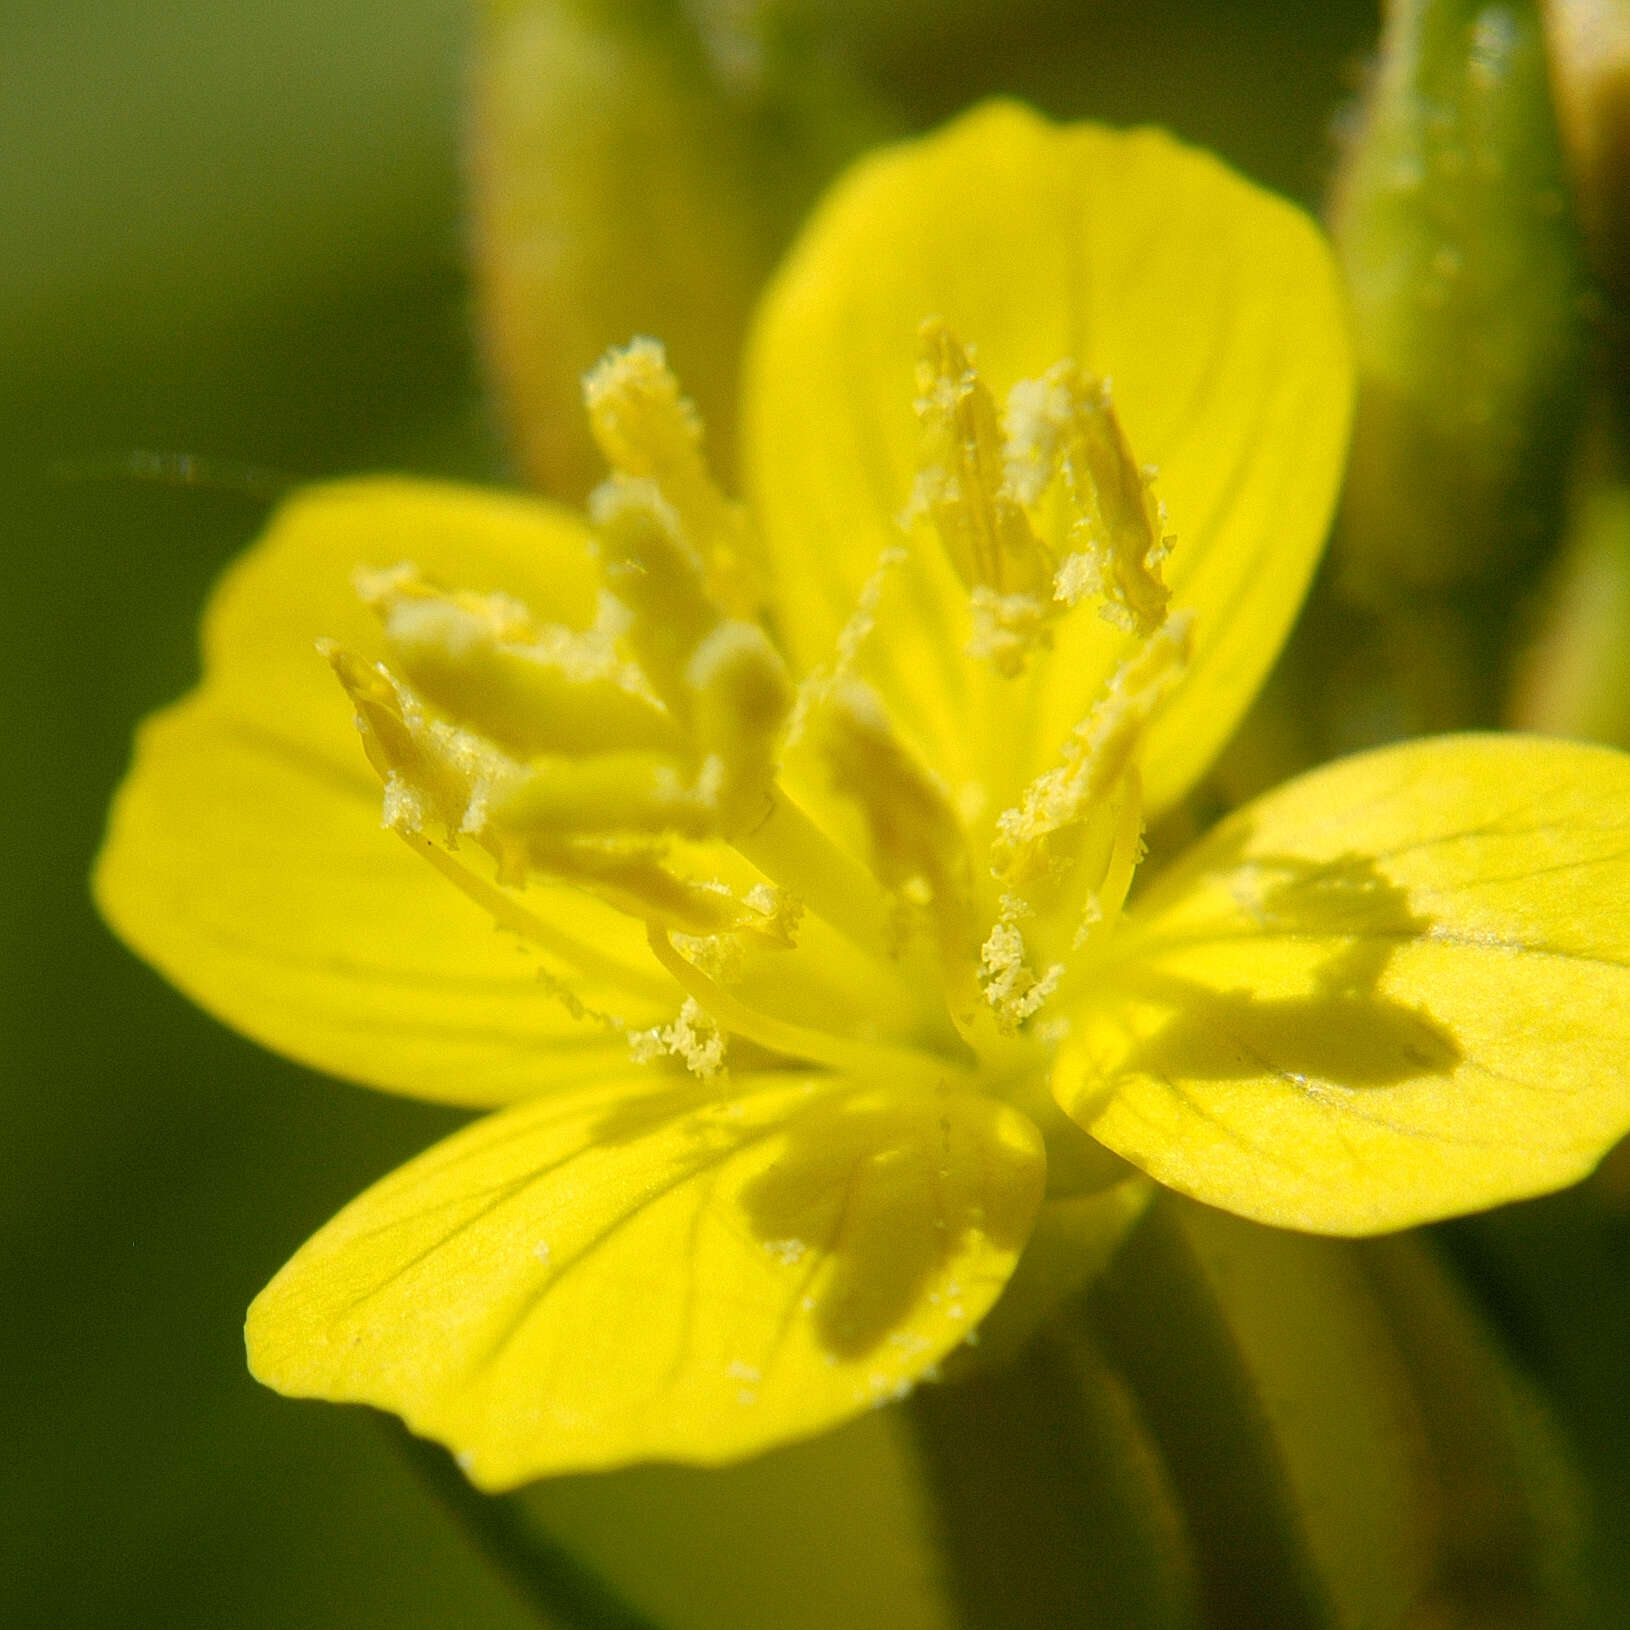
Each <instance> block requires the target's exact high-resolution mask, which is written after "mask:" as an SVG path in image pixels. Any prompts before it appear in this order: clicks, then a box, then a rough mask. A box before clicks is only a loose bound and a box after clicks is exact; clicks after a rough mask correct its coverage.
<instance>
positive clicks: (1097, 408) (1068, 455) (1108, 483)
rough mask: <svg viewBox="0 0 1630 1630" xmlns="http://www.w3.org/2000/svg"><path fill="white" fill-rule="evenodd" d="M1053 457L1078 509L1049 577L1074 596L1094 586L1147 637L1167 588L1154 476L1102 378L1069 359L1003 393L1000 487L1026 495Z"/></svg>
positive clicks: (1044, 477) (1037, 490)
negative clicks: (1064, 552) (1064, 551)
mask: <svg viewBox="0 0 1630 1630" xmlns="http://www.w3.org/2000/svg"><path fill="white" fill-rule="evenodd" d="M1061 467H1062V469H1063V471H1064V476H1065V480H1066V482H1067V483H1068V486H1069V492H1070V499H1071V503H1072V505H1073V507H1074V509H1075V512H1076V513H1075V519H1074V521H1073V523H1072V525H1071V527H1070V533H1069V547H1070V549H1071V551H1072V554H1071V555H1070V556H1068V557H1067V558H1066V559H1065V561H1064V562H1063V564H1062V565H1061V566H1060V567H1059V570H1058V574H1057V576H1056V577H1055V579H1054V585H1053V593H1054V595H1055V597H1056V598H1057V599H1059V600H1061V601H1063V602H1064V603H1065V604H1068V605H1073V604H1074V603H1075V602H1076V601H1077V600H1079V599H1080V598H1081V597H1082V596H1083V595H1084V594H1089V593H1092V594H1101V595H1102V596H1103V598H1104V607H1103V609H1104V615H1105V616H1106V617H1108V618H1109V620H1110V621H1111V622H1114V623H1116V624H1118V625H1119V626H1121V627H1123V628H1126V629H1129V630H1131V631H1133V632H1135V633H1137V634H1141V635H1143V636H1144V637H1145V638H1147V637H1148V636H1149V635H1150V634H1152V633H1153V632H1154V631H1155V629H1157V628H1158V627H1159V626H1160V624H1161V623H1162V622H1163V621H1164V620H1165V616H1166V605H1167V602H1168V600H1169V599H1170V597H1171V594H1170V590H1169V589H1167V587H1166V584H1165V582H1164V581H1163V580H1162V578H1161V575H1160V563H1161V561H1162V560H1164V559H1165V557H1166V554H1167V552H1168V551H1169V549H1170V547H1171V539H1170V538H1168V537H1167V536H1166V535H1165V533H1164V525H1165V517H1164V515H1163V513H1162V511H1161V508H1160V505H1159V503H1158V501H1157V500H1156V499H1155V496H1154V491H1153V477H1152V475H1151V474H1149V473H1148V472H1146V471H1145V470H1143V469H1142V468H1140V466H1139V465H1138V463H1137V460H1136V459H1135V458H1134V457H1133V456H1132V449H1131V446H1130V444H1129V443H1128V441H1127V439H1126V432H1125V430H1124V429H1122V427H1121V422H1120V419H1119V417H1118V416H1117V415H1116V412H1115V405H1114V402H1113V399H1112V397H1111V393H1110V387H1109V381H1108V380H1107V379H1099V378H1098V377H1096V376H1095V375H1093V374H1089V373H1087V372H1085V371H1084V370H1083V369H1081V368H1079V367H1077V365H1076V364H1075V363H1073V362H1059V363H1055V364H1054V365H1053V366H1052V367H1051V368H1049V369H1048V370H1047V372H1046V373H1045V374H1044V375H1043V376H1042V377H1041V378H1040V379H1026V380H1021V381H1020V382H1019V383H1018V384H1017V385H1015V386H1014V387H1013V389H1012V391H1010V392H1009V394H1008V401H1007V451H1006V456H1005V462H1004V468H1005V478H1006V483H1007V490H1008V491H1009V492H1010V493H1012V494H1013V495H1014V497H1015V498H1016V499H1018V500H1020V501H1022V502H1024V503H1029V504H1034V503H1036V502H1038V501H1039V500H1040V498H1041V496H1042V494H1043V493H1044V492H1045V491H1046V489H1047V487H1048V485H1049V484H1050V483H1051V481H1052V479H1053V476H1054V474H1055V473H1056V471H1057V470H1058V469H1059V468H1061Z"/></svg>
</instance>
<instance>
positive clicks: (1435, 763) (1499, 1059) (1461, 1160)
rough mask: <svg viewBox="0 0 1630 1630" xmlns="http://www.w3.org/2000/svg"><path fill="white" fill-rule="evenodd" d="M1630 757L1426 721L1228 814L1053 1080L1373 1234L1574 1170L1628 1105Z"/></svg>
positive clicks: (1094, 1117)
mask: <svg viewBox="0 0 1630 1630" xmlns="http://www.w3.org/2000/svg"><path fill="white" fill-rule="evenodd" d="M1627 898H1630V758H1627V757H1626V756H1624V755H1623V754H1619V753H1614V752H1611V751H1609V750H1607V749H1604V748H1596V747H1585V746H1579V745H1574V744H1566V743H1560V742H1554V741H1546V740H1541V739H1539V738H1533V737H1512V736H1486V737H1478V736H1466V737H1450V738H1445V739H1443V740H1438V741H1423V742H1414V743H1409V744H1407V745H1404V746H1400V747H1394V748H1389V749H1386V750H1383V751H1380V752H1375V753H1369V754H1364V755H1362V756H1360V757H1357V758H1353V759H1348V760H1346V761H1344V762H1341V763H1338V764H1334V765H1331V766H1329V767H1327V768H1325V769H1322V770H1319V771H1315V772H1314V773H1313V774H1311V775H1308V776H1304V777H1302V778H1300V779H1298V780H1296V781H1293V782H1290V783H1289V784H1287V785H1286V786H1284V787H1282V788H1280V789H1279V790H1278V791H1276V792H1274V793H1273V794H1271V795H1269V796H1268V797H1266V798H1263V799H1261V800H1259V801H1258V802H1256V803H1254V804H1252V805H1249V806H1247V807H1246V808H1245V809H1243V810H1241V811H1240V812H1239V813H1238V814H1236V815H1235V816H1233V817H1232V818H1230V819H1229V820H1228V821H1226V822H1224V823H1223V824H1222V825H1221V826H1220V827H1219V828H1218V829H1217V830H1216V831H1215V832H1214V833H1212V834H1211V835H1210V837H1208V838H1207V839H1206V840H1205V841H1204V842H1202V843H1201V844H1199V845H1198V846H1197V847H1196V849H1195V850H1194V851H1193V852H1192V854H1191V855H1190V856H1189V857H1188V858H1187V859H1186V860H1184V861H1183V862H1180V863H1179V866H1178V868H1177V870H1176V871H1175V872H1174V873H1172V874H1170V875H1169V876H1167V877H1165V878H1163V879H1162V880H1161V881H1160V883H1158V884H1157V885H1156V887H1155V889H1154V890H1153V891H1152V892H1151V894H1150V895H1149V896H1147V897H1146V898H1145V899H1144V900H1143V901H1142V902H1141V903H1140V904H1139V905H1138V906H1137V907H1136V908H1135V910H1134V911H1133V913H1132V914H1131V916H1130V918H1129V919H1128V921H1127V922H1126V924H1125V925H1124V928H1123V933H1122V935H1121V937H1120V939H1119V943H1118V946H1117V949H1116V951H1115V956H1116V959H1117V960H1116V963H1115V965H1114V966H1113V967H1111V968H1108V969H1106V970H1103V971H1102V972H1101V974H1100V975H1099V976H1098V977H1099V978H1101V980H1102V982H1103V983H1102V986H1101V989H1100V991H1099V992H1098V993H1097V994H1096V995H1095V997H1094V999H1093V1000H1092V1001H1091V1002H1090V1003H1089V1004H1083V1005H1082V1006H1081V1007H1080V1008H1079V1009H1078V1011H1077V1012H1076V1013H1075V1014H1074V1015H1073V1016H1072V1031H1071V1035H1070V1038H1069V1040H1068V1042H1067V1043H1066V1045H1065V1047H1064V1049H1063V1051H1062V1053H1061V1057H1060V1062H1059V1067H1058V1072H1057V1075H1056V1078H1055V1083H1054V1087H1055V1092H1056V1093H1057V1095H1058V1098H1059V1101H1060V1103H1061V1104H1062V1105H1063V1106H1064V1108H1065V1109H1066V1110H1067V1111H1068V1112H1069V1113H1070V1114H1071V1115H1072V1116H1074V1118H1075V1119H1076V1120H1077V1121H1079V1122H1080V1124H1081V1125H1083V1126H1085V1127H1086V1128H1087V1129H1088V1130H1089V1131H1091V1132H1092V1133H1093V1134H1094V1136H1096V1137H1098V1138H1099V1139H1101V1140H1102V1141H1103V1142H1104V1143H1106V1144H1108V1145H1109V1147H1110V1148H1112V1149H1114V1150H1115V1151H1116V1152H1117V1153H1119V1154H1121V1155H1123V1156H1124V1157H1125V1158H1126V1159H1128V1160H1130V1161H1132V1162H1133V1163H1134V1164H1136V1165H1138V1166H1141V1167H1142V1168H1143V1169H1144V1170H1145V1171H1147V1172H1149V1173H1150V1174H1151V1175H1152V1176H1153V1177H1155V1178H1157V1179H1158V1180H1159V1181H1161V1182H1163V1183H1166V1184H1168V1185H1170V1186H1171V1187H1172V1188H1175V1189H1178V1190H1181V1191H1182V1192H1183V1193H1186V1194H1191V1195H1193V1196H1195V1197H1196V1198H1197V1199H1200V1200H1204V1201H1207V1202H1209V1203H1210V1204H1213V1205H1217V1206H1222V1207H1225V1208H1226V1209H1228V1210H1230V1211H1234V1212H1237V1213H1239V1214H1240V1215H1242V1216H1246V1217H1252V1218H1256V1219H1257V1220H1259V1221H1262V1222H1267V1223H1273V1224H1277V1225H1279V1226H1283V1227H1291V1228H1305V1229H1311V1230H1315V1231H1319V1232H1325V1233H1336V1234H1367V1233H1374V1232H1379V1231H1382V1230H1386V1229H1394V1228H1403V1227H1407V1226H1409V1225H1411V1224H1413V1223H1418V1222H1425V1221H1428V1220H1431V1219H1433V1218H1438V1217H1445V1216H1452V1215H1454V1214H1456V1213H1459V1212H1465V1211H1472V1210H1476V1209H1479V1208H1481V1207H1485V1206H1490V1205H1496V1204H1499V1203H1500V1202H1502V1201H1505V1200H1513V1199H1518V1198H1520V1197H1523V1196H1526V1195H1532V1194H1538V1193H1542V1192H1545V1191H1547V1190H1550V1189H1555V1188H1560V1187H1561V1186H1563V1185H1564V1184H1567V1183H1570V1182H1573V1181H1574V1180H1575V1179H1577V1178H1579V1177H1582V1176H1584V1175H1585V1174H1586V1173H1587V1172H1588V1171H1590V1170H1591V1168H1592V1167H1593V1166H1594V1165H1595V1163H1596V1161H1597V1160H1598V1159H1599V1158H1600V1157H1601V1155H1602V1154H1603V1153H1604V1152H1605V1151H1606V1150H1607V1149H1608V1148H1609V1147H1610V1146H1611V1145H1612V1144H1613V1143H1614V1142H1615V1141H1616V1140H1617V1139H1618V1138H1619V1137H1620V1136H1621V1135H1622V1134H1623V1133H1624V1132H1625V1131H1626V1130H1627V1129H1630V1071H1627V1069H1626V1059H1627V1058H1630V916H1627V915H1626V912H1625V901H1626V899H1627Z"/></svg>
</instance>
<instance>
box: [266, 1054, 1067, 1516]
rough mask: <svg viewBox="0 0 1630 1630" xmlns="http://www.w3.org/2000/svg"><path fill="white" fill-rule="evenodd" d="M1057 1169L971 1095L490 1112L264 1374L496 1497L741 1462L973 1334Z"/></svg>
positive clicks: (415, 1169) (333, 1254)
mask: <svg viewBox="0 0 1630 1630" xmlns="http://www.w3.org/2000/svg"><path fill="white" fill-rule="evenodd" d="M1044 1165H1045V1161H1044V1156H1043V1154H1042V1150H1041V1142H1040V1138H1039V1136H1038V1135H1037V1133H1036V1131H1035V1129H1034V1128H1033V1127H1032V1126H1031V1124H1030V1123H1029V1121H1028V1120H1026V1119H1025V1118H1024V1117H1023V1116H1022V1115H1020V1114H1018V1113H1017V1112H1016V1111H1014V1110H1012V1109H1009V1108H1006V1107H1005V1106H1003V1105H1000V1104H998V1103H995V1102H994V1101H992V1100H990V1099H987V1098H983V1097H980V1096H977V1095H973V1094H968V1093H958V1092H951V1091H946V1092H943V1093H924V1092H891V1091H888V1090H885V1089H872V1088H867V1087H864V1086H860V1085H855V1084H845V1085H833V1084H832V1078H819V1077H815V1078H810V1077H793V1076H788V1075H785V1074H770V1075H762V1076H756V1077H742V1078H737V1079H735V1080H733V1081H732V1082H731V1083H730V1085H729V1087H728V1088H727V1089H726V1090H725V1091H723V1092H720V1091H719V1090H717V1089H713V1090H710V1089H708V1088H706V1087H704V1086H701V1085H698V1084H697V1083H695V1082H686V1081H684V1080H683V1079H681V1078H676V1077H672V1076H670V1077H666V1078H664V1077H662V1076H660V1075H653V1074H650V1073H645V1074H640V1075H626V1076H625V1077H624V1078H623V1079H621V1080H617V1081H611V1082H606V1083H603V1084H601V1085H600V1086H598V1087H595V1088H585V1089H581V1090H578V1091H575V1092H572V1093H568V1094H564V1095H553V1096H550V1097H548V1098H546V1099H541V1100H538V1101H536V1102H532V1103H528V1104H524V1105H517V1106H515V1107H514V1108H511V1109H509V1110H506V1111H504V1112H502V1113H500V1114H498V1115H494V1116H492V1117H490V1118H488V1119H486V1120H484V1121H481V1122H478V1123H477V1124H476V1125H474V1126H472V1127H468V1128H466V1129H465V1130H464V1131H463V1132H461V1133H458V1134H457V1135H455V1136H454V1137H453V1138H451V1139H449V1140H448V1141H446V1142H445V1143H443V1144H440V1145H438V1146H437V1147H436V1148H434V1149H432V1150H430V1151H429V1152H428V1153H427V1154H425V1155H423V1156H421V1157H420V1158H419V1159H418V1160H415V1161H413V1162H412V1163H410V1164H409V1165H407V1166H405V1167H403V1168H402V1169H401V1170H400V1171H398V1172H396V1173H395V1174H393V1175H392V1176H390V1177H388V1178H386V1179H385V1180H384V1181H383V1182H381V1183H379V1184H378V1185H377V1186H376V1187H374V1188H373V1189H372V1190H370V1191H369V1192H368V1193H367V1194H365V1195H363V1196H362V1197H361V1198H360V1199H358V1200H357V1201H355V1202H354V1203H353V1204H352V1205H351V1206H349V1207H348V1208H347V1209H346V1210H345V1211H344V1212H342V1213H341V1214H340V1216H339V1217H337V1218H336V1219H335V1220H334V1221H333V1222H332V1223H330V1224H329V1225H328V1226H327V1227H326V1228H325V1229H323V1230H322V1231H321V1232H320V1233H318V1234H317V1235H316V1237H315V1238H314V1239H312V1240H311V1241H310V1243H308V1244H307V1245H306V1246H305V1247H304V1248H303V1249H302V1250H301V1251H300V1252H299V1253H298V1254H297V1255H296V1256H295V1258H294V1259H293V1261H291V1262H290V1263H289V1265H288V1266H287V1267H286V1268H284V1270H283V1271H282V1272H281V1273H280V1274H279V1275H278V1276H277V1278H276V1279H274V1280H273V1281H272V1283H271V1285H269V1286H268V1287H267V1289H266V1290H265V1291H263V1292H262V1293H261V1295H260V1297H259V1299H258V1300H257V1301H256V1302H255V1304H254V1306H253V1307H252V1308H251V1310H250V1315H249V1329H248V1339H249V1351H250V1362H251V1366H252V1368H253V1369H254V1371H255V1374H256V1375H257V1376H258V1377H259V1378H260V1379H261V1380H262V1381H264V1382H266V1383H268V1384H269V1385H271V1386H273V1387H276V1388H278V1389H279V1390H280V1391H283V1392H287V1393H291V1394H296V1395H299V1396H319V1397H324V1398H330V1399H334V1400H346V1401H355V1402H365V1403H373V1404H377V1405H381V1406H383V1407H385V1408H388V1409H392V1410H395V1411H397V1412H398V1413H400V1414H401V1415H402V1416H403V1417H404V1419H406V1421H407V1422H408V1424H409V1425H410V1426H411V1427H412V1428H413V1429H414V1430H415V1431H417V1432H420V1433H423V1434H425V1435H426V1436H430V1437H434V1438H437V1439H439V1440H441V1441H442V1442H445V1443H447V1444H449V1445H451V1446H452V1447H453V1448H454V1449H456V1450H457V1451H458V1453H459V1456H460V1461H461V1464H462V1465H463V1466H464V1468H465V1470H466V1471H467V1472H468V1474H469V1476H470V1477H471V1478H472V1479H473V1480H474V1481H475V1482H476V1483H478V1484H479V1485H481V1486H482V1487H484V1488H488V1489H500V1488H508V1487H513V1486H514V1485H516V1484H519V1483H522V1482H525V1481H527V1480H529V1479H531V1478H534V1477H540V1476H544V1475H546V1474H549V1473H555V1472H564V1471H573V1470H585V1469H590V1468H595V1467H609V1466H615V1465H620V1464H623V1463H626V1462H629V1461H634V1460H648V1459H672V1460H680V1461H691V1462H700V1463H716V1462H722V1461H728V1460H732V1459H736V1458H739V1457H741V1456H743V1455H747V1454H751V1453H753V1452H755V1451H757V1450H760V1449H764V1448H767V1447H769V1446H770V1445H772V1444H776V1443H782V1442H786V1441H789V1440H792V1439H795V1438H800V1437H804V1436H807V1435H809V1434H811V1433H814V1432H817V1431H820V1430H822V1429H824V1428H826V1427H828V1426H832V1425H834V1424H836V1423H837V1422H839V1421H842V1420H844V1419H846V1418H848V1417H850V1416H853V1415H855V1414H858V1413H859V1412H860V1411H861V1410H863V1409H865V1408H866V1407H868V1406H870V1405H872V1404H875V1403H878V1402H880V1401H882V1400H884V1399H886V1398H890V1397H893V1396H896V1395H898V1394H899V1393H901V1392H904V1391H907V1390H909V1389H910V1387H911V1385H912V1383H913V1382H915V1381H916V1380H917V1379H919V1378H920V1377H921V1376H923V1374H924V1373H925V1372H926V1371H928V1370H929V1369H930V1368H931V1367H932V1366H933V1365H934V1364H935V1362H936V1361H937V1360H939V1359H940V1358H941V1357H942V1356H943V1355H944V1354H945V1353H946V1352H947V1351H948V1350H949V1349H950V1348H952V1347H953V1346H955V1345H956V1344H957V1343H958V1342H960V1341H961V1340H963V1339H964V1338H965V1337H966V1336H967V1334H968V1332H969V1331H970V1330H971V1329H972V1328H973V1326H974V1324H975V1323H976V1322H977V1320H978V1319H979V1318H980V1316H981V1315H982V1314H983V1313H984V1312H985V1310H986V1309H987V1308H988V1307H989V1306H990V1304H991V1303H992V1302H993V1301H994V1300H995V1298H996V1296H997V1294H998V1293H999V1292H1000V1290H1001V1288H1002V1286H1003V1284H1004V1283H1005V1281H1006V1280H1007V1277H1008V1275H1009V1273H1010V1272H1011V1271H1012V1267H1013V1264H1014V1261H1015V1259H1016V1258H1017V1256H1018V1253H1019V1250H1020V1248H1021V1247H1022V1245H1023V1243H1024V1240H1025V1237H1026V1236H1027V1234H1028V1232H1029V1229H1030V1225H1031V1221H1032V1218H1033V1217H1034V1215H1035V1211H1036V1207H1037V1205H1038V1203H1039V1200H1040V1196H1041V1189H1042V1185H1043V1181H1044Z"/></svg>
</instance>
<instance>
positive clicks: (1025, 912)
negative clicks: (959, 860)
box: [979, 894, 1065, 1035]
mask: <svg viewBox="0 0 1630 1630" xmlns="http://www.w3.org/2000/svg"><path fill="white" fill-rule="evenodd" d="M1030 914H1031V913H1030V908H1029V906H1028V905H1027V904H1026V903H1025V901H1023V900H1022V899H1020V898H1019V896H1017V895H1014V894H1004V895H1003V896H1002V902H1001V912H1000V915H999V916H998V917H997V919H996V922H995V924H994V925H993V926H992V928H991V931H990V933H989V934H988V935H987V936H986V938H985V943H984V944H983V945H982V946H980V948H979V984H980V988H981V989H982V990H983V991H984V994H985V1000H986V1001H987V1002H988V1003H989V1004H990V1006H991V1009H992V1010H993V1011H994V1013H995V1014H996V1024H997V1028H998V1029H999V1030H1001V1031H1002V1032H1003V1033H1004V1034H1007V1035H1011V1034H1012V1033H1013V1032H1014V1031H1015V1030H1017V1029H1018V1028H1019V1026H1020V1025H1021V1024H1023V1023H1024V1022H1025V1021H1026V1020H1027V1019H1029V1018H1031V1017H1033V1016H1034V1015H1035V1014H1036V1013H1038V1012H1040V1011H1041V1008H1042V1006H1043V1005H1044V1004H1045V1003H1046V1001H1047V998H1048V997H1049V996H1051V995H1052V994H1053V992H1054V991H1055V990H1056V989H1057V988H1058V985H1059V981H1060V980H1062V979H1063V977H1064V972H1065V969H1064V964H1063V963H1062V962H1055V963H1053V964H1051V966H1049V967H1048V968H1047V970H1046V971H1045V972H1044V973H1041V974H1038V973H1036V972H1035V971H1034V969H1032V968H1031V966H1030V964H1029V962H1028V961H1027V960H1026V948H1025V943H1024V935H1023V933H1022V932H1021V931H1020V929H1019V923H1020V921H1021V920H1022V919H1023V918H1025V917H1028V916H1029V915H1030Z"/></svg>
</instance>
